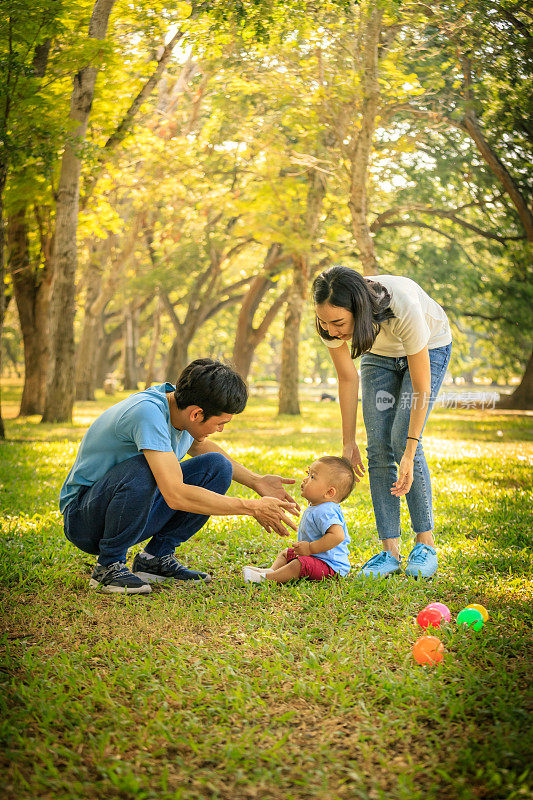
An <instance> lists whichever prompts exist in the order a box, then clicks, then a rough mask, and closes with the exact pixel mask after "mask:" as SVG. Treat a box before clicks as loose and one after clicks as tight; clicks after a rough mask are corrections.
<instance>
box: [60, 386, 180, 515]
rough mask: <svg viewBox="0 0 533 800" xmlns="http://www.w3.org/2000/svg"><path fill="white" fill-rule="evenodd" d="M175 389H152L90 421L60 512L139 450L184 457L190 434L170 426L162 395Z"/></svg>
mask: <svg viewBox="0 0 533 800" xmlns="http://www.w3.org/2000/svg"><path fill="white" fill-rule="evenodd" d="M174 388H175V387H174V386H172V384H171V383H163V384H161V385H159V386H151V387H150V389H146V390H145V391H144V392H137V393H136V394H132V395H130V397H127V398H126V399H125V400H122V401H121V402H120V403H117V404H116V405H114V406H111V408H108V409H107V410H106V411H104V413H103V414H101V415H100V416H99V417H98V419H96V420H95V421H94V422H93V424H92V425H91V426H90V427H89V429H88V430H87V433H86V434H85V436H84V437H83V439H82V440H81V444H80V449H79V450H78V455H77V456H76V461H75V462H74V465H73V467H72V469H71V470H70V472H69V474H68V476H67V479H66V481H65V483H64V484H63V486H62V488H61V493H60V495H59V509H60V511H61V513H63V512H64V511H65V508H66V507H67V506H68V504H69V503H70V502H72V500H73V499H74V498H75V497H76V495H77V494H78V492H79V491H80V489H81V488H82V487H83V486H92V485H93V483H96V481H97V480H99V478H102V477H103V476H104V475H105V474H106V472H109V470H110V469H111V468H112V467H114V466H115V465H116V464H120V462H121V461H126V459H127V458H131V457H132V456H136V455H138V454H139V453H140V452H141V451H142V450H159V451H160V452H162V453H169V452H171V451H173V452H174V453H176V456H177V457H178V460H179V461H181V460H182V458H184V457H185V455H186V453H187V452H188V450H189V448H190V446H191V445H192V443H193V441H194V440H193V437H192V436H191V434H190V433H188V432H187V431H178V430H176V428H173V427H172V425H171V423H170V408H169V405H168V400H167V397H166V394H165V393H166V392H173V391H174Z"/></svg>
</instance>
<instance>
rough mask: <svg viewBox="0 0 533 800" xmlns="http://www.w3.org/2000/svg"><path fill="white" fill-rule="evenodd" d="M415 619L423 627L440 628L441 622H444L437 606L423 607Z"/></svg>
mask: <svg viewBox="0 0 533 800" xmlns="http://www.w3.org/2000/svg"><path fill="white" fill-rule="evenodd" d="M416 621H417V622H418V624H419V625H420V627H421V628H424V629H426V628H429V627H430V626H431V627H432V628H440V626H441V623H442V622H444V617H443V616H442V613H441V612H440V611H439V610H438V608H424V610H423V611H421V612H420V614H419V615H418V617H417V618H416Z"/></svg>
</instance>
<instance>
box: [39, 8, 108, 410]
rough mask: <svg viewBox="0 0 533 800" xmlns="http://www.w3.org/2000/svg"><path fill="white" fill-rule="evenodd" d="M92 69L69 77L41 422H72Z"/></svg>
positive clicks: (104, 22)
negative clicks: (83, 151) (68, 129)
mask: <svg viewBox="0 0 533 800" xmlns="http://www.w3.org/2000/svg"><path fill="white" fill-rule="evenodd" d="M113 3H114V0H96V2H95V4H94V7H93V12H92V15H91V20H90V23H89V39H96V40H101V39H104V38H105V36H106V32H107V26H108V23H109V15H110V13H111V9H112V7H113ZM97 73H98V67H93V66H89V65H87V66H85V67H83V68H82V69H81V70H80V71H79V72H78V73H77V74H76V75H75V77H74V88H73V91H72V97H71V104H70V119H71V120H72V122H73V123H75V126H76V127H75V128H74V130H73V131H72V138H70V139H69V140H68V141H67V143H66V144H65V149H64V151H63V157H62V160H61V172H60V176H59V183H58V189H57V204H56V224H55V237H54V250H53V256H52V262H53V273H54V283H53V293H52V303H51V315H50V317H51V318H50V344H51V363H50V371H49V380H48V383H47V387H46V401H45V409H44V414H43V422H69V421H71V420H72V408H73V405H74V389H75V362H74V357H75V346H74V314H75V300H76V267H77V262H78V254H77V241H76V237H77V229H78V210H79V196H80V172H81V158H80V148H81V146H82V144H83V142H84V140H85V134H86V132H87V124H88V121H89V114H90V112H91V105H92V101H93V97H94V87H95V83H96V76H97Z"/></svg>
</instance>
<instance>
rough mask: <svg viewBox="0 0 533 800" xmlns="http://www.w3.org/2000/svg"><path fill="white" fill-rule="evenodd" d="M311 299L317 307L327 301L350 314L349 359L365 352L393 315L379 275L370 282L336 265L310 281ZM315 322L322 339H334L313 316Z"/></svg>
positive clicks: (348, 269) (352, 271) (388, 297)
mask: <svg viewBox="0 0 533 800" xmlns="http://www.w3.org/2000/svg"><path fill="white" fill-rule="evenodd" d="M313 300H314V303H315V305H317V306H320V305H322V303H329V304H330V305H332V306H336V307H337V308H345V309H346V310H347V311H350V312H351V313H352V315H353V318H354V328H353V334H352V349H351V354H350V355H351V357H352V358H357V357H358V356H360V355H362V354H363V353H367V352H368V351H369V350H370V348H371V347H372V345H373V344H374V342H375V340H376V336H377V335H378V333H379V332H380V330H381V323H382V322H385V321H386V320H388V319H393V317H394V313H393V311H392V309H391V307H390V301H391V297H390V294H389V292H388V291H387V290H386V289H385V287H384V286H382V285H381V284H380V283H379V277H378V279H377V280H374V281H371V282H370V281H367V280H365V279H364V278H363V276H362V275H360V274H359V273H358V272H356V271H355V270H354V269H350V268H349V267H342V266H339V265H337V266H334V267H330V268H329V269H326V270H325V271H324V272H321V273H320V275H317V277H316V278H315V280H314V282H313ZM315 324H316V329H317V331H318V334H319V335H320V336H321V337H322V339H325V340H326V341H332V340H333V339H335V337H334V336H330V335H329V333H328V332H327V330H325V329H324V328H323V327H322V326H321V325H320V322H319V321H318V319H317V318H316V317H315Z"/></svg>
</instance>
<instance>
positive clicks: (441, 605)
mask: <svg viewBox="0 0 533 800" xmlns="http://www.w3.org/2000/svg"><path fill="white" fill-rule="evenodd" d="M426 608H436V609H437V611H440V613H441V614H442V618H443V619H444V622H449V621H450V620H451V618H452V615H451V613H450V609H449V608H448V606H445V605H444V603H430V604H429V605H427V606H426Z"/></svg>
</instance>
